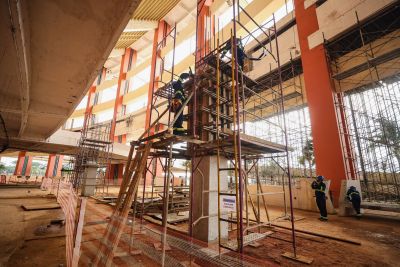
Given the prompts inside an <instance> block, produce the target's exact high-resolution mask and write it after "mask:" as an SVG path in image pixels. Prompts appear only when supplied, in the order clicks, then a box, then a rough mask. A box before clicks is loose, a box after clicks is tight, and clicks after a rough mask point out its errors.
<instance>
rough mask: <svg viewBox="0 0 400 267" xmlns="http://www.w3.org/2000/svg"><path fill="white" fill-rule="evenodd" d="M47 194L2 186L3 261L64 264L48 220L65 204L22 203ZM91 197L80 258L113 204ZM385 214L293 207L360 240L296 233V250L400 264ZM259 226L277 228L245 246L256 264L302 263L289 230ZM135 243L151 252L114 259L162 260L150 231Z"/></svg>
mask: <svg viewBox="0 0 400 267" xmlns="http://www.w3.org/2000/svg"><path fill="white" fill-rule="evenodd" d="M46 194H47V193H46V192H42V191H40V190H38V189H23V188H20V189H11V188H8V189H0V214H1V215H0V248H1V249H0V266H13V267H14V266H62V265H64V266H65V236H64V228H63V227H60V226H51V227H48V225H49V222H50V220H53V219H59V218H63V214H62V211H61V209H55V210H39V211H24V210H23V209H22V208H21V205H22V204H26V205H27V204H31V205H32V204H45V203H55V202H56V200H55V198H54V197H49V196H48V195H46ZM89 203H90V205H89V206H88V207H87V215H86V216H85V218H86V219H87V220H85V227H84V235H83V240H82V241H83V242H82V253H83V256H82V260H84V259H85V258H86V260H89V259H93V258H94V256H95V255H96V253H97V252H96V248H97V245H96V244H95V243H96V242H98V239H101V238H102V231H103V230H104V229H105V227H106V225H107V220H106V219H107V217H108V216H109V214H110V212H111V210H112V207H110V206H108V205H104V204H99V203H95V201H94V200H90V201H89ZM269 212H270V216H271V217H272V218H277V217H280V216H281V215H282V212H283V211H282V209H279V208H274V207H272V208H269ZM384 215H385V213H381V214H380V215H373V214H366V215H365V216H364V217H363V218H362V219H361V220H357V219H355V218H353V217H339V216H337V215H330V216H329V221H328V222H320V221H319V220H318V214H316V213H314V212H307V211H301V210H295V218H296V219H298V220H297V221H296V223H295V227H296V229H300V230H307V231H312V232H315V233H320V234H325V235H329V236H334V237H340V238H345V239H349V240H353V241H357V242H360V243H361V245H354V244H348V243H344V242H339V241H334V240H330V239H327V238H321V237H315V236H311V235H305V234H300V233H298V234H297V235H296V244H297V246H296V247H297V253H298V254H299V255H302V256H306V257H308V258H312V259H313V262H312V264H311V266H329V265H332V266H380V267H384V266H399V263H400V227H399V226H400V216H398V215H397V217H396V216H391V217H390V218H388V217H386V216H384ZM392 215H393V214H392ZM263 216H264V217H263V218H262V220H266V218H265V217H266V216H265V215H263ZM250 217H251V216H250ZM275 223H276V224H277V225H280V226H287V227H288V226H290V222H289V221H287V220H276V222H275ZM175 227H177V228H180V229H182V230H186V229H187V223H181V224H178V225H176V226H175ZM127 229H129V227H128V228H127ZM261 230H262V232H266V231H272V232H273V234H271V235H269V236H268V237H266V238H264V239H262V240H260V241H258V243H260V244H261V246H259V247H257V248H255V247H251V246H246V247H245V249H244V251H245V254H246V256H248V257H251V258H253V259H256V260H257V261H258V263H259V264H257V266H276V265H280V266H299V265H303V264H301V263H298V262H296V261H293V260H290V259H286V258H284V257H282V253H284V252H291V251H292V243H291V242H290V241H291V232H290V231H288V230H285V229H282V228H278V227H272V228H268V227H264V228H262V229H261ZM169 234H170V235H171V236H172V237H173V236H178V235H177V234H175V233H174V232H173V231H172V230H169ZM123 236H124V237H125V239H126V238H128V239H126V240H122V241H121V243H120V246H119V250H121V251H124V250H126V249H127V244H128V241H129V236H130V235H129V231H128V230H127V232H126V233H125V234H124V235H123ZM181 238H182V236H181ZM135 239H136V241H135ZM90 240H93V242H94V243H93V245H89V244H90V242H91V241H90ZM139 241H140V242H139ZM133 243H134V244H136V246H137V245H138V244H140V245H141V246H146V250H147V252H148V253H150V254H149V255H147V254H146V253H144V254H143V253H142V254H140V255H136V256H128V257H119V258H116V259H115V261H114V263H116V264H117V265H118V266H157V265H158V264H156V262H155V261H158V260H156V259H155V258H153V259H151V258H150V257H151V256H150V255H152V254H153V255H155V254H154V253H156V254H157V255H158V254H159V252H157V249H154V247H152V246H153V244H154V240H153V241H151V239H149V236H148V235H146V234H142V235H140V234H139V235H136V234H135V235H134V240H133ZM88 245H89V246H88ZM205 246H207V245H205ZM212 247H215V245H212V244H210V245H209V248H212ZM171 248H172V250H171V251H169V252H168V255H170V256H171V257H172V258H173V260H175V259H176V260H178V261H179V262H183V261H187V254H184V253H182V250H180V249H177V248H174V247H173V245H171ZM149 249H151V250H149ZM185 255H186V256H185ZM227 255H229V254H227ZM88 257H89V258H88ZM171 260H172V259H171ZM260 262H261V263H260ZM199 265H200V266H207V267H210V266H212V265H210V264H209V263H204V262H200V261H197V262H196V264H192V266H199ZM80 266H85V265H82V264H81V265H80Z"/></svg>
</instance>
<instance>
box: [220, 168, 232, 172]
mask: <svg viewBox="0 0 400 267" xmlns="http://www.w3.org/2000/svg"><path fill="white" fill-rule="evenodd" d="M235 169H236V168H219V169H218V170H219V171H220V172H222V171H234V170H235Z"/></svg>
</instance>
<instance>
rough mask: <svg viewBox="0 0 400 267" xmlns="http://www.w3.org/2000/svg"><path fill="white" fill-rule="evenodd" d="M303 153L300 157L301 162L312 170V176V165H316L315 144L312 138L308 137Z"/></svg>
mask: <svg viewBox="0 0 400 267" xmlns="http://www.w3.org/2000/svg"><path fill="white" fill-rule="evenodd" d="M301 152H302V155H301V156H300V157H299V158H298V160H299V163H300V164H301V165H303V166H304V167H307V165H308V169H309V171H310V177H312V167H313V166H314V165H315V158H314V144H313V141H312V139H308V140H307V141H306V143H305V145H304V147H303V148H302V150H301Z"/></svg>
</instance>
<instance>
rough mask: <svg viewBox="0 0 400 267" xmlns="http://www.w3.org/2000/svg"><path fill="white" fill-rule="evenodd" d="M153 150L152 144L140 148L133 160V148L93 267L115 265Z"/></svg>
mask: <svg viewBox="0 0 400 267" xmlns="http://www.w3.org/2000/svg"><path fill="white" fill-rule="evenodd" d="M150 149H151V142H149V143H147V144H145V145H142V146H140V147H139V148H138V149H137V150H136V155H135V157H134V158H133V160H132V155H133V151H134V147H133V146H131V149H130V151H129V156H128V162H127V166H129V168H128V169H127V170H126V171H125V173H124V177H123V180H122V183H121V188H120V191H119V194H118V199H117V203H116V205H115V207H114V210H113V213H112V215H111V216H110V222H109V223H108V225H107V229H106V232H105V233H104V237H103V238H102V239H100V249H99V251H98V253H97V255H96V258H95V260H94V263H93V266H99V267H103V266H104V267H106V266H107V267H108V266H112V265H113V258H114V253H115V251H116V249H117V247H118V243H119V240H120V237H121V234H122V232H123V229H124V226H125V222H126V219H127V218H128V213H129V210H130V209H131V206H132V201H133V198H134V196H135V194H136V191H137V188H138V185H139V181H140V180H141V178H142V177H143V175H144V170H145V168H146V164H147V157H148V155H149V152H150Z"/></svg>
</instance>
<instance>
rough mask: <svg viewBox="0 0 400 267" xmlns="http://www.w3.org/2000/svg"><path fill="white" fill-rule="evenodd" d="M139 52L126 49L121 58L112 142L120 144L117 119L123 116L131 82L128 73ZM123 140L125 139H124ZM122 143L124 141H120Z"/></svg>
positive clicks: (111, 134) (111, 135)
mask: <svg viewBox="0 0 400 267" xmlns="http://www.w3.org/2000/svg"><path fill="white" fill-rule="evenodd" d="M136 59H137V52H136V51H135V50H133V49H132V48H126V49H125V53H124V54H123V55H122V57H121V66H120V69H119V76H118V87H117V94H116V96H115V104H114V115H113V119H112V122H111V130H110V141H113V142H118V137H117V136H115V127H116V125H117V117H118V116H119V115H123V114H121V111H122V102H123V99H124V93H125V92H126V91H127V90H128V88H129V81H127V80H126V73H127V72H128V71H129V70H130V69H131V68H132V66H133V65H135V64H136ZM122 139H123V137H122ZM125 140H126V137H125ZM120 141H121V143H122V140H120Z"/></svg>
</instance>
